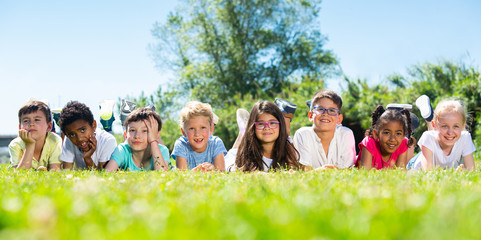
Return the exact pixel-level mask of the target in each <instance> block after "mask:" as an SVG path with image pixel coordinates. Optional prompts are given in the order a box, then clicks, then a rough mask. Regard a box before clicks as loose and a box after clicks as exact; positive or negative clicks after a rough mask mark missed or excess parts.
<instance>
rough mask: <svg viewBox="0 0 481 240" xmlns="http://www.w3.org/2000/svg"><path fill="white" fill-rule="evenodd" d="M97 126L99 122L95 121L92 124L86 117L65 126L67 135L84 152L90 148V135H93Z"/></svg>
mask: <svg viewBox="0 0 481 240" xmlns="http://www.w3.org/2000/svg"><path fill="white" fill-rule="evenodd" d="M96 128H97V123H96V122H95V121H94V122H93V123H92V125H90V124H89V122H87V121H85V120H84V119H78V120H75V121H74V122H72V123H70V124H68V125H67V126H65V131H64V133H65V136H67V137H68V139H69V140H70V141H71V142H72V143H73V144H74V145H75V146H77V147H78V148H79V149H80V150H82V152H87V151H89V150H90V148H91V147H90V145H89V141H90V137H91V136H93V135H94V134H95V133H94V130H95V129H96Z"/></svg>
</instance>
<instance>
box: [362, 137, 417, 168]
mask: <svg viewBox="0 0 481 240" xmlns="http://www.w3.org/2000/svg"><path fill="white" fill-rule="evenodd" d="M407 142H408V139H407V138H404V139H403V141H402V142H401V145H399V147H398V148H397V149H396V151H394V152H393V153H392V154H391V157H390V158H389V161H387V162H385V161H384V160H383V159H382V155H381V147H380V145H379V140H378V139H374V138H372V137H365V138H364V139H363V140H362V142H361V143H359V149H360V151H359V155H357V159H356V163H355V164H356V166H359V163H360V161H361V155H362V150H363V148H366V149H367V150H368V151H369V153H371V155H372V167H373V168H376V169H382V168H392V167H393V166H394V165H395V163H396V161H397V159H398V157H399V155H401V154H402V153H404V152H406V151H407V150H408V144H407Z"/></svg>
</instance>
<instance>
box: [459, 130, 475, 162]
mask: <svg viewBox="0 0 481 240" xmlns="http://www.w3.org/2000/svg"><path fill="white" fill-rule="evenodd" d="M461 137H462V138H463V139H464V141H463V145H462V146H464V147H463V151H462V156H463V157H466V156H468V155H469V154H471V153H473V152H474V151H476V147H475V146H474V143H473V139H472V138H471V133H469V132H468V131H463V132H462V133H461Z"/></svg>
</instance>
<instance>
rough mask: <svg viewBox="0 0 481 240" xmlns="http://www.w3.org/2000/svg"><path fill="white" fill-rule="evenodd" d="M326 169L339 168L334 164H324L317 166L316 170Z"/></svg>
mask: <svg viewBox="0 0 481 240" xmlns="http://www.w3.org/2000/svg"><path fill="white" fill-rule="evenodd" d="M327 169H339V168H338V167H336V166H334V165H324V166H322V167H320V168H317V169H316V170H318V171H323V170H327Z"/></svg>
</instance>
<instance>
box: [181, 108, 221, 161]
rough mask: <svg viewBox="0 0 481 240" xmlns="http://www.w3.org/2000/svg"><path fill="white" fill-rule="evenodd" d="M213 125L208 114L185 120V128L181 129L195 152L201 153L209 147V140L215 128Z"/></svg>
mask: <svg viewBox="0 0 481 240" xmlns="http://www.w3.org/2000/svg"><path fill="white" fill-rule="evenodd" d="M211 125H212V124H211V123H210V121H209V117H206V116H195V117H192V118H190V119H189V120H187V121H186V122H185V124H184V127H185V129H184V128H182V129H181V130H182V134H183V135H184V137H186V138H187V140H188V141H189V143H190V147H191V148H192V150H194V152H197V153H201V152H204V151H205V150H206V149H207V142H208V141H209V136H210V135H211V134H212V130H213V128H212V126H211Z"/></svg>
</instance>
